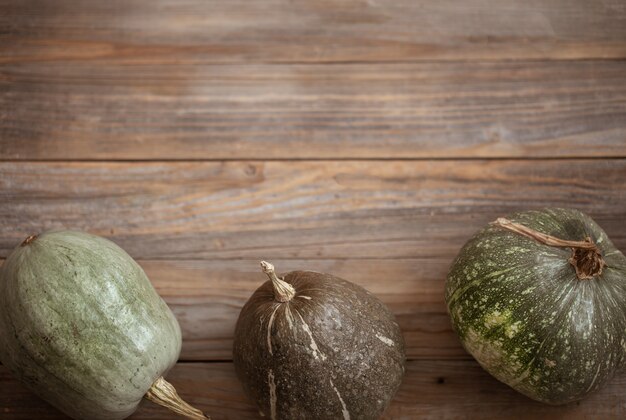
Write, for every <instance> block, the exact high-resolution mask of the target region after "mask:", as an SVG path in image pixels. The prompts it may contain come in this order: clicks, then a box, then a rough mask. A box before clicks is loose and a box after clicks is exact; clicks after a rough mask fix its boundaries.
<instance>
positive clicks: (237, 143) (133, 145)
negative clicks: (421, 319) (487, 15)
mask: <svg viewBox="0 0 626 420" xmlns="http://www.w3.org/2000/svg"><path fill="white" fill-rule="evenodd" d="M624 27H626V23H625V24H624ZM590 156H593V157H618V156H621V157H624V156H626V61H578V62H568V61H553V62H496V63H464V62H453V63H414V64H410V63H409V64H406V63H400V64H397V63H396V64H393V63H392V64H389V63H387V64H371V63H370V64H335V65H311V64H306V65H220V66H215V65H206V64H202V65H197V64H193V63H190V62H188V61H183V62H182V63H178V62H177V63H172V64H171V65H165V64H162V65H135V64H133V65H127V64H119V63H110V62H109V61H105V62H102V63H100V62H96V63H94V62H87V61H86V60H83V59H80V60H78V61H74V60H70V59H67V58H66V59H63V60H59V61H51V62H48V61H44V62H39V61H37V62H32V63H31V62H27V63H17V64H5V65H0V159H5V160H6V159H11V160H41V159H48V160H49V159H90V160H93V159H116V160H132V159H162V160H163V159H266V158H271V159H289V158H298V159H302V158H306V159H310V158H315V159H318V158H331V159H335V158H376V159H380V158H432V157H437V158H451V157H464V158H466V157H474V158H476V157H590Z"/></svg>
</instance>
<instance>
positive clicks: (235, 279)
mask: <svg viewBox="0 0 626 420" xmlns="http://www.w3.org/2000/svg"><path fill="white" fill-rule="evenodd" d="M272 262H273V263H274V264H275V266H276V267H277V270H279V271H280V272H287V271H292V270H302V269H306V270H313V271H320V272H326V273H333V274H335V275H337V276H340V277H343V278H345V279H348V280H351V281H353V282H355V283H357V284H360V285H362V286H363V287H365V288H367V289H368V290H370V291H371V292H373V293H374V294H376V296H378V297H380V299H381V300H382V301H383V302H385V303H386V304H387V305H388V306H389V307H390V309H391V310H392V311H393V312H394V313H395V315H396V318H397V320H398V323H399V325H400V328H401V329H402V332H403V335H404V337H405V340H406V344H407V357H408V358H409V359H417V358H420V359H425V358H430V359H435V358H436V359H444V358H461V359H467V358H469V357H470V356H469V355H468V354H467V353H465V351H464V350H463V349H462V347H461V345H460V343H459V341H458V339H457V338H456V335H455V334H454V333H453V331H452V328H451V325H450V320H449V317H448V315H447V313H446V308H445V304H444V301H443V289H444V280H445V276H446V274H447V270H448V267H449V262H448V261H443V260H438V261H433V260H427V259H414V260H404V259H394V260H373V259H372V260H304V261H302V260H272ZM140 263H141V265H142V266H143V267H144V268H145V270H146V273H147V274H148V276H149V277H150V279H151V280H152V282H153V284H154V285H155V287H156V288H157V291H158V292H159V294H160V295H161V296H163V298H164V299H165V300H166V301H167V303H168V305H169V306H170V307H171V308H172V310H173V311H174V313H175V314H176V317H177V318H178V320H179V322H180V324H181V327H182V330H183V351H182V354H181V359H182V360H232V338H233V332H234V329H235V322H236V321H237V317H238V316H239V311H240V310H241V307H242V306H243V304H244V303H245V302H246V301H247V300H248V298H249V297H250V296H251V295H252V293H253V292H254V291H255V290H256V289H257V288H258V287H259V286H260V285H261V284H262V283H263V282H265V281H266V279H267V278H266V276H265V275H264V274H263V273H261V271H260V269H259V261H258V260H212V261H178V262H175V261H140Z"/></svg>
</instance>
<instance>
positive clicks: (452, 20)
mask: <svg viewBox="0 0 626 420" xmlns="http://www.w3.org/2000/svg"><path fill="white" fill-rule="evenodd" d="M2 7H3V13H2V16H1V19H0V27H2V28H5V29H4V30H3V38H2V39H3V50H2V61H4V62H27V61H54V60H93V61H104V60H116V61H120V62H140V63H145V62H148V63H151V62H155V61H158V62H163V61H165V62H168V63H176V62H179V61H180V60H181V59H182V60H190V59H192V60H194V61H197V62H209V63H216V62H235V61H236V62H338V61H341V62H346V61H416V60H498V59H579V58H585V59H587V58H623V57H624V56H626V9H624V3H623V1H622V0H603V1H586V0H532V1H525V2H519V1H515V0H500V1H498V0H467V1H464V2H458V1H454V0H444V1H438V2H436V3H433V2H432V1H428V0H396V1H393V2H384V1H377V0H371V1H363V0H345V1H332V0H313V1H306V2H294V1H289V0H268V1H263V2H250V1H245V0H213V1H210V2H206V1H200V0H195V1H194V0H186V1H176V2H173V1H171V0H158V1H154V0H135V1H123V0H113V1H107V2H89V1H81V0H61V1H59V0H57V1H55V2H46V1H41V0H28V1H23V0H22V1H6V0H5V1H3V2H2Z"/></svg>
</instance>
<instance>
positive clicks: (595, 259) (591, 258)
mask: <svg viewBox="0 0 626 420" xmlns="http://www.w3.org/2000/svg"><path fill="white" fill-rule="evenodd" d="M492 224H493V225H495V226H499V227H501V228H504V229H507V230H510V231H511V232H515V233H517V234H519V235H522V236H526V237H527V238H530V239H534V240H535V241H537V242H539V243H542V244H544V245H548V246H554V247H559V248H571V249H572V256H571V257H570V258H569V260H568V261H569V263H570V264H572V265H573V266H574V269H575V270H576V276H577V277H578V278H579V279H580V280H584V279H591V278H593V277H595V276H599V275H600V274H602V270H603V269H604V267H605V266H606V262H605V261H604V258H603V257H602V254H601V253H600V249H599V248H598V246H597V245H596V244H595V243H593V241H592V240H591V238H589V237H587V238H585V240H584V241H568V240H565V239H561V238H557V237H555V236H552V235H547V234H545V233H542V232H538V231H536V230H534V229H531V228H529V227H528V226H524V225H522V224H520V223H515V222H512V221H510V220H509V219H506V218H504V217H499V218H498V219H497V220H496V221H495V222H493V223H492Z"/></svg>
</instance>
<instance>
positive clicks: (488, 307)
mask: <svg viewBox="0 0 626 420" xmlns="http://www.w3.org/2000/svg"><path fill="white" fill-rule="evenodd" d="M508 218H509V219H510V220H512V221H513V222H517V223H521V224H523V225H525V226H528V227H530V228H532V229H534V230H537V231H539V232H542V233H546V234H549V235H552V236H555V237H558V238H562V239H566V240H577V241H582V240H584V239H585V237H587V236H589V237H591V239H592V240H593V242H594V243H595V244H596V245H597V246H598V247H599V248H600V251H601V253H602V255H603V256H604V259H605V261H606V263H607V267H605V269H604V271H603V273H602V274H601V275H599V276H596V277H593V278H592V279H588V280H579V279H578V277H577V276H576V272H575V269H574V267H573V266H572V265H571V264H570V263H569V262H568V259H569V258H570V256H571V250H570V249H569V248H555V247H551V246H547V245H543V244H541V243H539V242H537V241H535V240H533V239H530V238H527V237H524V236H521V235H519V234H517V233H513V232H511V231H508V230H505V229H503V228H501V227H497V226H491V225H490V226H487V227H486V228H484V229H483V230H482V231H480V232H479V233H478V234H477V235H476V236H474V238H472V239H471V240H470V241H469V242H468V243H467V244H466V245H465V246H464V247H463V249H462V250H461V252H460V254H459V255H458V257H457V258H456V260H455V261H454V263H453V264H452V267H451V270H450V274H449V275H448V280H447V283H446V302H447V305H448V311H449V313H450V316H451V318H452V324H453V326H454V329H455V330H456V332H457V333H458V335H459V337H460V339H461V341H462V343H463V346H464V347H465V349H466V350H467V351H468V352H469V353H471V354H472V355H473V356H474V357H475V358H476V360H477V361H478V362H479V363H480V364H481V365H482V366H483V368H485V369H486V370H487V371H488V372H489V373H491V374H492V375H493V376H495V377H496V378H497V379H499V380H500V381H502V382H504V383H506V384H508V385H510V386H511V387H513V388H515V389H516V390H517V391H519V392H521V393H523V394H525V395H527V396H529V397H531V398H533V399H535V400H538V401H542V402H546V403H550V404H563V403H567V402H570V401H575V400H578V399H581V398H583V397H584V396H585V395H587V394H588V393H590V392H592V391H594V390H596V389H598V388H599V387H601V386H602V385H603V384H604V383H606V382H607V381H608V380H609V379H610V378H611V377H612V376H613V373H614V372H615V371H616V370H618V369H620V368H621V367H622V366H623V365H624V361H625V354H626V258H625V257H624V255H623V254H622V253H621V252H620V251H619V250H617V249H616V248H615V247H614V246H613V244H612V243H611V241H610V240H609V238H608V237H607V235H606V234H605V233H604V231H603V230H602V229H601V228H600V227H599V226H598V225H597V224H596V223H595V222H594V221H593V220H592V219H591V218H589V217H588V216H586V215H584V214H583V213H581V212H579V211H576V210H567V209H545V210H541V211H528V212H523V213H518V214H515V215H513V216H510V217H508Z"/></svg>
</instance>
